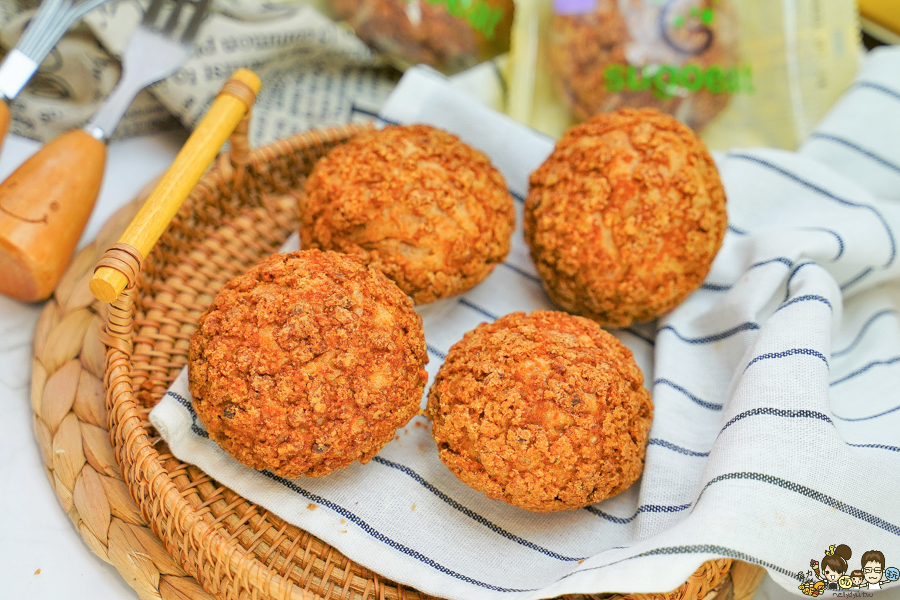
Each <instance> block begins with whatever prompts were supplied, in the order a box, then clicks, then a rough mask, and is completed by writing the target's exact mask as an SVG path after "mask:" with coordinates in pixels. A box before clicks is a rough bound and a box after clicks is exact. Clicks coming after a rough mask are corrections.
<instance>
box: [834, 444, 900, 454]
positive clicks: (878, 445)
mask: <svg viewBox="0 0 900 600" xmlns="http://www.w3.org/2000/svg"><path fill="white" fill-rule="evenodd" d="M847 445H848V446H853V447H854V448H877V449H878V450H890V451H891V452H900V448H898V447H897V446H886V445H884V444H847Z"/></svg>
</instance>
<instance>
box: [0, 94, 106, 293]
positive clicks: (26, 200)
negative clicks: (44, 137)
mask: <svg viewBox="0 0 900 600" xmlns="http://www.w3.org/2000/svg"><path fill="white" fill-rule="evenodd" d="M0 104H3V106H5V103H0ZM105 165H106V145H105V144H104V143H103V142H99V141H97V140H95V139H94V138H92V137H91V136H90V135H88V134H87V133H85V132H84V131H81V130H75V131H69V132H67V133H64V134H62V135H61V136H59V137H58V138H56V139H54V140H52V141H50V142H49V143H47V144H46V145H45V146H44V147H43V148H41V149H40V150H38V151H37V152H36V153H35V154H34V155H33V156H31V157H30V158H29V159H28V160H26V161H25V162H24V163H22V164H21V165H20V166H19V168H18V169H16V170H15V171H14V172H13V174H12V175H10V176H9V177H8V178H7V179H6V181H4V182H3V183H2V184H0V293H3V294H5V295H7V296H11V297H13V298H16V299H19V300H26V301H34V300H43V299H44V298H47V297H48V296H49V295H50V293H51V292H53V288H54V287H56V283H57V281H59V278H60V277H61V276H62V274H63V271H64V270H65V268H66V266H67V265H68V264H69V261H70V260H71V258H72V253H73V252H74V250H75V246H76V244H77V243H78V238H80V237H81V232H82V231H83V230H84V226H85V225H86V224H87V221H88V218H89V217H90V216H91V211H92V210H93V208H94V203H95V202H96V201H97V194H98V193H99V191H100V184H101V182H102V181H103V170H104V167H105Z"/></svg>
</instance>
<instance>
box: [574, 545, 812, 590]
mask: <svg viewBox="0 0 900 600" xmlns="http://www.w3.org/2000/svg"><path fill="white" fill-rule="evenodd" d="M679 554H713V555H716V556H724V557H726V558H736V559H738V560H742V561H744V562H748V563H753V564H756V565H760V566H761V567H765V568H767V569H770V570H772V571H778V572H779V573H782V574H784V575H788V576H790V577H795V576H796V572H795V571H789V570H788V569H785V568H784V567H779V566H778V565H775V564H772V563H770V562H767V561H764V560H762V559H759V558H756V557H754V556H750V555H749V554H746V553H744V552H740V551H738V550H733V549H731V548H726V547H725V546H717V545H715V544H694V545H691V546H666V547H664V548H655V549H653V550H648V551H647V552H642V553H640V554H635V555H634V556H629V557H627V558H623V559H621V560H617V561H613V562H610V563H607V564H605V565H600V566H598V567H586V568H584V569H578V570H577V571H572V572H571V573H567V574H566V575H563V576H562V577H560V578H559V579H558V580H557V581H562V580H563V579H566V578H568V577H572V576H573V575H577V574H579V573H586V572H587V571H597V570H599V569H605V568H607V567H612V566H614V565H617V564H620V563H623V562H625V561H629V560H634V559H636V558H645V557H648V556H670V555H679Z"/></svg>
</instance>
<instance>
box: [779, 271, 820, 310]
mask: <svg viewBox="0 0 900 600" xmlns="http://www.w3.org/2000/svg"><path fill="white" fill-rule="evenodd" d="M814 264H816V263H814V262H813V261H811V260H808V261H805V262H802V263H797V265H796V266H795V267H794V268H793V270H791V274H790V275H788V278H787V283H785V285H784V300H782V301H781V302H782V304H783V303H785V302H787V301H788V298H790V297H791V280H793V279H794V275H796V274H797V273H798V272H799V271H800V269H802V268H803V267H806V266H808V265H814Z"/></svg>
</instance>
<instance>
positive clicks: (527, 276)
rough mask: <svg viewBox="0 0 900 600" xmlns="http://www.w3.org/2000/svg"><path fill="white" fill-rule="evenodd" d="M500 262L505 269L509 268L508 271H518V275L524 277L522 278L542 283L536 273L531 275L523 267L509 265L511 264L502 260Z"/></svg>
mask: <svg viewBox="0 0 900 600" xmlns="http://www.w3.org/2000/svg"><path fill="white" fill-rule="evenodd" d="M500 264H501V265H503V266H504V267H506V268H507V269H509V270H510V271H513V272H514V273H518V274H519V275H521V276H522V277H524V278H525V279H527V280H528V281H533V282H535V283H541V284H542V282H541V278H540V277H538V276H537V275H532V274H531V273H529V272H528V271H526V270H524V269H520V268H519V267H517V266H515V265H511V264H509V263H508V262H502V263H500ZM542 285H543V284H542Z"/></svg>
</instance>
